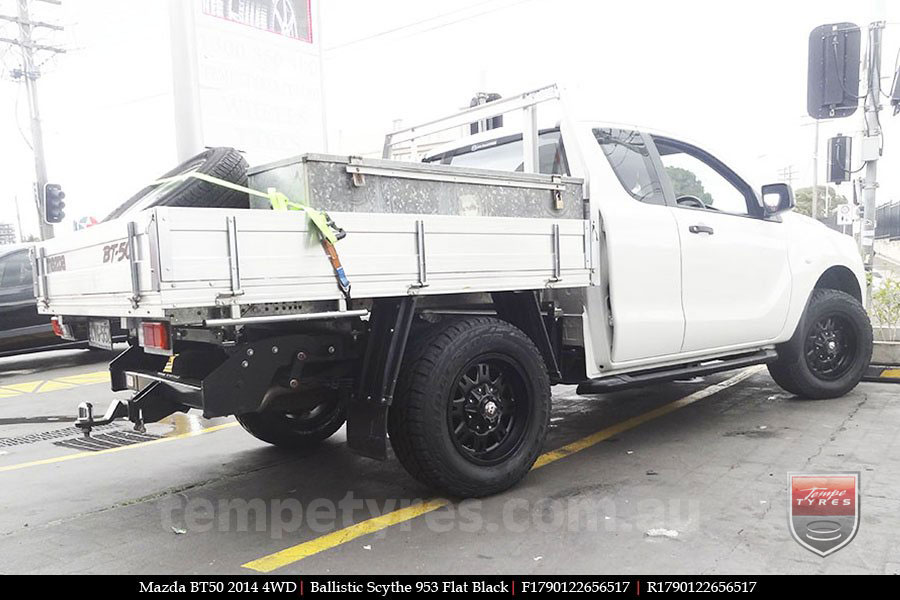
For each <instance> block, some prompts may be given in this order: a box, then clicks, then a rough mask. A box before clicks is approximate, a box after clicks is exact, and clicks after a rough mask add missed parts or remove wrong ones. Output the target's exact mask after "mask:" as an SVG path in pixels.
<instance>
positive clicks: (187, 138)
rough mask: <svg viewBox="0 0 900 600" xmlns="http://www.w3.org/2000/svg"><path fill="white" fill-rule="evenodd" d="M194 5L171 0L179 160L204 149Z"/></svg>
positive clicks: (170, 26)
mask: <svg viewBox="0 0 900 600" xmlns="http://www.w3.org/2000/svg"><path fill="white" fill-rule="evenodd" d="M194 6H195V3H193V2H185V1H184V0H169V31H170V34H171V43H172V100H173V104H174V113H175V114H174V116H175V151H176V154H177V155H178V160H179V161H186V160H187V159H189V158H191V157H192V156H194V155H195V154H197V153H198V152H201V151H202V150H203V118H202V116H203V115H202V113H201V110H200V84H199V66H198V64H197V32H196V19H195V18H194Z"/></svg>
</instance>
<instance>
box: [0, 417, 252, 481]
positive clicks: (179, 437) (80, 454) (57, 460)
mask: <svg viewBox="0 0 900 600" xmlns="http://www.w3.org/2000/svg"><path fill="white" fill-rule="evenodd" d="M237 425H238V423H237V422H231V423H223V424H221V425H214V426H212V427H207V428H206V429H198V430H196V431H188V432H187V433H179V434H178V435H173V436H171V437H163V438H159V439H156V440H150V441H149V442H138V443H137V444H131V445H130V446H118V447H116V448H107V449H106V450H98V451H96V452H76V453H75V454H65V455H63V456H54V457H53V458H45V459H42V460H33V461H31V462H25V463H19V464H17V465H6V466H0V473H4V472H6V471H18V470H19V469H27V468H28V467H37V466H40V465H51V464H54V463H61V462H66V461H68V460H75V459H78V458H89V457H91V456H103V455H104V454H112V453H113V452H123V451H125V450H131V449H133V448H143V447H146V446H152V445H154V444H162V443H165V442H172V441H175V440H183V439H184V438H189V437H194V436H198V435H203V434H204V433H212V432H213V431H219V430H220V429H227V428H229V427H236V426H237ZM73 434H74V432H73Z"/></svg>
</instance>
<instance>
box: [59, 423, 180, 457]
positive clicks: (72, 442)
mask: <svg viewBox="0 0 900 600" xmlns="http://www.w3.org/2000/svg"><path fill="white" fill-rule="evenodd" d="M95 429H96V428H95ZM161 437H162V436H159V435H153V434H152V433H138V432H137V431H128V430H124V429H120V430H118V431H110V432H108V433H101V434H98V435H92V436H91V437H84V436H81V437H75V438H71V439H68V440H60V441H58V442H53V445H54V446H62V447H63V448H72V449H74V450H82V451H86V452H99V451H100V450H109V449H110V448H120V447H122V446H131V445H132V444H140V443H141V442H150V441H153V440H158V439H160V438H161Z"/></svg>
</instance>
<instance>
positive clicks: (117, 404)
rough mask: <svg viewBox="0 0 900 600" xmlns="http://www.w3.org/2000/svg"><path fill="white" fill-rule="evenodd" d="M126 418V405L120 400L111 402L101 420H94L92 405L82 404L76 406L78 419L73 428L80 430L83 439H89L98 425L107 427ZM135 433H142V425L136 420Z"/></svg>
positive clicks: (140, 421) (141, 422)
mask: <svg viewBox="0 0 900 600" xmlns="http://www.w3.org/2000/svg"><path fill="white" fill-rule="evenodd" d="M127 416H128V404H127V403H126V402H124V401H122V400H113V401H112V402H111V403H110V405H109V407H108V408H107V409H106V413H104V415H103V418H102V419H95V418H94V405H93V404H91V403H90V402H82V403H81V404H79V405H78V418H77V419H75V427H77V428H78V429H80V430H81V432H82V433H83V434H84V437H91V429H93V428H94V427H99V426H100V425H107V424H109V423H112V422H113V421H115V420H116V419H122V418H125V417H127ZM134 429H135V431H141V432H143V431H144V423H143V421H142V420H138V421H137V422H136V423H135V425H134Z"/></svg>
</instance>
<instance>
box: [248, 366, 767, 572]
mask: <svg viewBox="0 0 900 600" xmlns="http://www.w3.org/2000/svg"><path fill="white" fill-rule="evenodd" d="M761 368H762V367H759V366H757V367H750V368H748V369H744V370H743V371H741V372H740V373H738V374H737V375H734V376H733V377H730V378H728V379H726V380H725V381H722V382H721V383H717V384H714V385H711V386H709V387H707V388H703V389H702V390H699V391H697V392H694V393H693V394H690V395H688V396H685V397H684V398H680V399H678V400H675V401H674V402H670V403H669V404H664V405H663V406H660V407H659V408H655V409H653V410H651V411H649V412H646V413H643V414H641V415H637V416H636V417H632V418H630V419H626V420H625V421H622V422H621V423H617V424H615V425H612V426H610V427H607V428H606V429H602V430H600V431H598V432H597V433H594V434H591V435H589V436H587V437H584V438H581V439H580V440H576V441H574V442H572V443H571V444H566V445H565V446H563V447H561V448H558V449H556V450H551V451H550V452H546V453H544V454H542V455H541V456H539V457H538V459H537V461H535V463H534V466H533V467H532V469H540V468H541V467H543V466H546V465H549V464H550V463H553V462H556V461H557V460H559V459H561V458H565V457H567V456H571V455H572V454H575V453H577V452H581V451H582V450H586V449H588V448H590V447H591V446H595V445H596V444H598V443H600V442H602V441H603V440H608V439H609V438H611V437H613V436H616V435H618V434H620V433H623V432H625V431H628V430H629V429H634V428H635V427H637V426H639V425H643V424H644V423H646V422H648V421H652V420H653V419H656V418H659V417H661V416H663V415H667V414H669V413H671V412H673V411H675V410H678V409H679V408H683V407H685V406H688V405H689V404H693V403H694V402H697V401H699V400H702V399H704V398H708V397H709V396H712V395H713V394H715V393H717V392H720V391H722V390H724V389H727V388H730V387H731V386H733V385H735V384H737V383H740V382H741V381H743V380H745V379H747V378H748V377H750V376H751V375H753V374H754V373H757V372H758V371H759V370H760V369H761ZM448 504H450V502H449V501H448V500H443V499H436V500H429V501H427V502H421V503H418V504H414V505H412V506H409V507H406V508H401V509H400V510H395V511H393V512H389V513H386V514H383V515H381V516H378V517H373V518H371V519H368V520H366V521H362V522H360V523H356V524H355V525H351V526H349V527H345V528H344V529H339V530H337V531H334V532H332V533H329V534H326V535H323V536H321V537H318V538H315V539H312V540H310V541H308V542H303V543H302V544H298V545H296V546H291V547H290V548H286V549H284V550H281V551H279V552H275V553H273V554H269V555H267V556H263V557H262V558H258V559H256V560H252V561H250V562H248V563H245V564H243V565H241V566H243V567H245V568H247V569H252V570H254V571H259V572H260V573H271V572H272V571H274V570H275V569H280V568H281V567H284V566H287V565H289V564H291V563H295V562H297V561H300V560H303V559H304V558H306V557H308V556H312V555H313V554H318V553H319V552H322V551H324V550H329V549H331V548H334V547H336V546H340V545H341V544H343V543H345V542H349V541H350V540H354V539H356V538H358V537H360V536H363V535H366V534H369V533H374V532H376V531H380V530H382V529H386V528H388V527H390V526H391V525H397V524H398V523H403V522H404V521H409V520H411V519H415V518H416V517H418V516H421V515H423V514H425V513H429V512H431V511H434V510H437V509H439V508H441V507H443V506H447V505H448Z"/></svg>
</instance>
